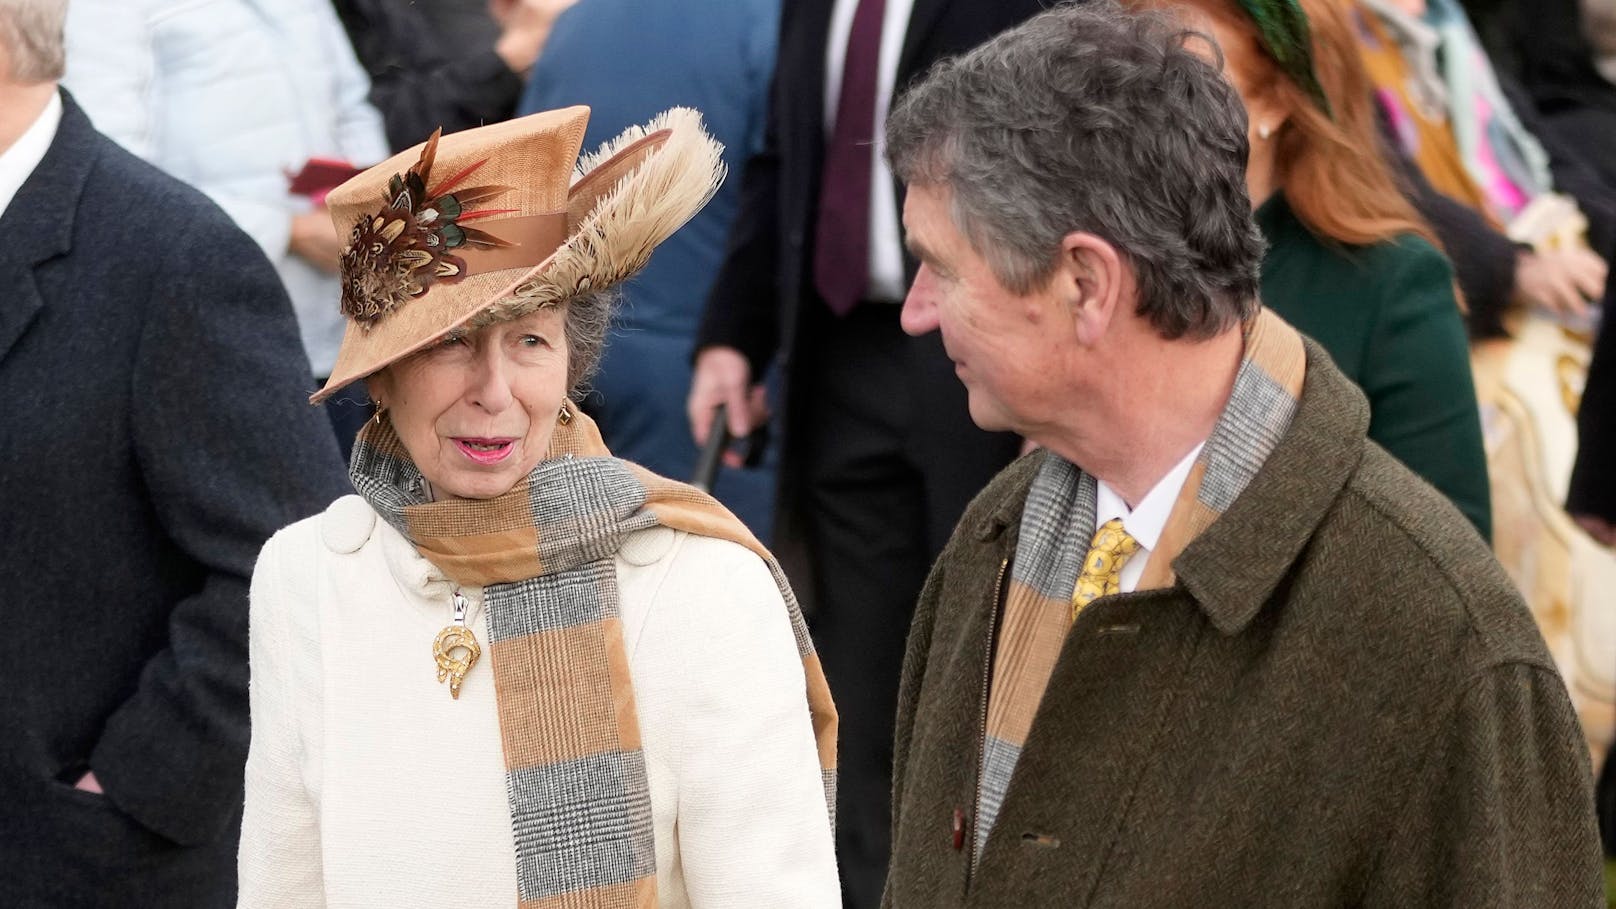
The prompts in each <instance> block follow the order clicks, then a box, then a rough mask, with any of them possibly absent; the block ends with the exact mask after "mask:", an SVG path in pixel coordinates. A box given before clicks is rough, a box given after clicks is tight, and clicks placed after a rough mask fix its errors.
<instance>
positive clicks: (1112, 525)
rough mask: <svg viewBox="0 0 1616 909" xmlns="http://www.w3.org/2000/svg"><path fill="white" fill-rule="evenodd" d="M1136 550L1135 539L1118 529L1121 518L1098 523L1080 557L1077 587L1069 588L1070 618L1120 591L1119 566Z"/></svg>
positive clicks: (1073, 618)
mask: <svg viewBox="0 0 1616 909" xmlns="http://www.w3.org/2000/svg"><path fill="white" fill-rule="evenodd" d="M1138 551H1139V541H1138V540H1136V539H1134V538H1133V537H1130V536H1128V531H1126V530H1124V529H1122V519H1121V518H1112V519H1111V520H1109V521H1106V522H1105V523H1104V524H1101V525H1100V529H1099V530H1096V531H1095V532H1094V542H1093V543H1091V544H1089V554H1088V557H1087V558H1085V559H1084V560H1083V573H1082V574H1080V575H1078V576H1077V589H1076V590H1073V591H1072V621H1074V622H1075V621H1077V614H1078V613H1079V612H1082V611H1083V607H1084V606H1087V605H1088V604H1090V603H1092V602H1094V601H1095V600H1096V599H1099V598H1100V597H1103V596H1106V595H1108V594H1113V593H1121V592H1122V588H1121V582H1122V566H1124V565H1126V564H1128V559H1130V558H1132V557H1133V554H1134V553H1136V552H1138Z"/></svg>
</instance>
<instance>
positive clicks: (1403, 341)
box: [1136, 0, 1491, 536]
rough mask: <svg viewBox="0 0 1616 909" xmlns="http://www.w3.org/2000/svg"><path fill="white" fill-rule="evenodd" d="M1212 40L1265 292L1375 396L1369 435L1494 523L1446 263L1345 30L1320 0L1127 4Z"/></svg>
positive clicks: (1483, 525) (1482, 524)
mask: <svg viewBox="0 0 1616 909" xmlns="http://www.w3.org/2000/svg"><path fill="white" fill-rule="evenodd" d="M1136 5H1150V6H1166V7H1169V8H1172V9H1175V10H1177V11H1179V12H1180V13H1181V14H1182V17H1183V18H1184V19H1185V21H1186V22H1188V23H1189V24H1190V25H1192V26H1193V27H1195V28H1197V29H1199V30H1202V31H1204V32H1206V33H1208V34H1210V36H1211V37H1213V38H1214V39H1216V41H1217V44H1218V48H1219V49H1220V50H1221V51H1222V54H1223V63H1224V73H1225V75H1226V76H1227V77H1228V78H1229V81H1230V82H1231V83H1232V84H1233V85H1234V87H1235V89H1236V90H1237V91H1238V92H1239V93H1240V98H1241V100H1242V101H1243V102H1244V103H1245V106H1246V113H1247V120H1248V124H1249V125H1248V129H1249V141H1250V146H1251V147H1250V152H1249V155H1248V160H1247V167H1246V184H1247V187H1248V190H1249V193H1250V196H1251V204H1252V205H1253V206H1255V207H1256V217H1257V224H1258V226H1259V227H1260V228H1261V229H1262V232H1263V237H1264V238H1265V239H1266V240H1267V241H1268V252H1267V254H1266V255H1265V256H1264V257H1263V266H1262V301H1263V304H1264V305H1265V306H1267V307H1268V308H1269V309H1272V310H1274V311H1275V312H1277V313H1279V314H1280V315H1281V316H1284V317H1285V319H1286V321H1288V322H1290V323H1291V324H1292V325H1295V326H1296V327H1297V328H1298V329H1300V330H1301V331H1302V332H1303V333H1305V334H1308V335H1311V336H1312V337H1313V338H1314V339H1315V340H1317V341H1318V342H1319V343H1320V344H1322V345H1323V346H1324V348H1325V349H1326V350H1328V351H1329V352H1330V356H1331V357H1332V358H1333V359H1334V360H1335V363H1336V366H1338V367H1339V368H1340V369H1341V371H1342V372H1344V373H1346V375H1347V377H1348V378H1350V379H1352V380H1353V381H1354V382H1356V383H1357V384H1358V386H1359V387H1360V388H1361V389H1363V392H1364V394H1365V395H1366V396H1368V398H1369V407H1370V422H1369V437H1370V438H1371V439H1373V440H1374V441H1375V442H1378V443H1379V444H1380V445H1381V447H1383V448H1385V449H1386V450H1387V451H1389V452H1391V453H1392V454H1393V455H1394V456H1396V457H1397V459H1398V460H1400V461H1402V462H1403V463H1404V464H1405V465H1406V466H1408V468H1409V469H1411V470H1413V471H1414V472H1415V473H1417V474H1419V475H1420V476H1421V477H1423V478H1424V479H1425V480H1426V481H1427V482H1429V483H1430V484H1431V485H1433V486H1435V487H1436V488H1437V489H1438V490H1440V491H1441V492H1442V493H1443V494H1445V495H1446V496H1447V497H1448V498H1449V499H1450V500H1451V501H1452V502H1453V503H1454V505H1456V506H1458V508H1459V510H1460V511H1462V512H1464V514H1465V517H1467V518H1469V519H1470V521H1471V523H1473V524H1475V525H1476V528H1477V529H1478V530H1480V531H1481V533H1482V534H1483V535H1484V536H1486V535H1488V534H1489V533H1490V530H1491V506H1490V501H1489V495H1488V488H1487V462H1486V456H1485V453H1484V451H1483V448H1482V440H1481V418H1480V415H1479V412H1478V409H1477V405H1476V393H1475V388H1474V385H1473V383H1472V381H1471V376H1470V359H1469V348H1468V346H1467V339H1466V335H1465V328H1464V323H1463V318H1462V316H1461V313H1460V310H1459V304H1458V301H1457V299H1456V298H1455V295H1454V288H1453V276H1452V269H1451V267H1450V266H1449V265H1448V262H1447V261H1446V259H1445V258H1444V257H1443V255H1442V253H1440V252H1439V251H1438V250H1437V249H1436V248H1435V247H1434V246H1433V245H1432V243H1431V242H1430V241H1431V234H1430V230H1429V228H1428V227H1426V225H1425V224H1424V222H1423V221H1421V219H1420V217H1419V215H1418V214H1417V213H1416V212H1415V210H1414V208H1413V207H1412V205H1410V204H1409V202H1408V201H1407V200H1406V199H1405V198H1404V196H1403V195H1402V193H1401V192H1399V191H1398V188H1397V185H1396V183H1395V182H1394V180H1393V177H1392V174H1391V172H1390V170H1389V169H1388V167H1387V165H1386V163H1385V160H1384V159H1383V158H1382V157H1381V156H1380V154H1379V145H1378V139H1377V138H1376V133H1375V120H1374V107H1373V102H1372V100H1371V95H1370V85H1369V81H1368V78H1367V76H1366V75H1365V74H1364V70H1363V66H1362V64H1361V63H1360V62H1359V60H1358V52H1357V47H1356V43H1355V37H1354V35H1353V33H1352V31H1351V29H1350V26H1349V25H1348V23H1347V21H1346V18H1345V16H1344V15H1343V14H1342V13H1341V11H1340V10H1339V9H1338V8H1337V7H1335V6H1333V5H1331V4H1329V3H1328V2H1325V0H1274V2H1272V3H1259V2H1258V0H1136Z"/></svg>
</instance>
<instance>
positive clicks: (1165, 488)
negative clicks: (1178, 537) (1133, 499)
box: [1094, 442, 1206, 549]
mask: <svg viewBox="0 0 1616 909" xmlns="http://www.w3.org/2000/svg"><path fill="white" fill-rule="evenodd" d="M1205 446H1206V443H1205V442H1201V443H1200V444H1198V445H1196V446H1195V447H1194V448H1192V449H1190V453H1189V454H1187V455H1185V456H1184V457H1183V459H1182V460H1180V461H1179V462H1178V463H1177V464H1175V465H1173V469H1172V470H1169V471H1167V474H1166V476H1163V477H1162V478H1161V479H1160V480H1157V481H1156V485H1155V486H1152V487H1151V489H1150V491H1149V492H1147V493H1145V497H1144V498H1142V499H1140V500H1139V504H1138V505H1137V506H1135V507H1134V508H1132V509H1129V508H1128V503H1127V502H1125V501H1123V499H1122V496H1120V495H1117V493H1116V491H1115V490H1113V489H1112V488H1111V487H1110V486H1108V485H1106V483H1105V481H1104V480H1099V481H1098V482H1097V483H1096V485H1095V496H1094V526H1095V527H1099V526H1100V525H1101V524H1104V523H1105V522H1106V521H1109V520H1111V519H1112V518H1121V519H1122V527H1123V529H1124V530H1126V531H1128V536H1130V537H1133V538H1134V539H1135V540H1137V541H1138V542H1139V545H1140V546H1141V547H1143V548H1144V549H1155V548H1156V543H1157V542H1158V541H1159V540H1160V539H1161V535H1162V528H1164V527H1166V526H1167V519H1168V517H1170V516H1171V515H1172V512H1173V505H1174V503H1176V502H1177V501H1178V494H1179V492H1180V491H1182V490H1183V488H1184V481H1185V480H1186V479H1188V478H1189V475H1190V468H1192V467H1194V466H1195V459H1196V458H1198V457H1200V456H1201V449H1202V448H1204V447H1205Z"/></svg>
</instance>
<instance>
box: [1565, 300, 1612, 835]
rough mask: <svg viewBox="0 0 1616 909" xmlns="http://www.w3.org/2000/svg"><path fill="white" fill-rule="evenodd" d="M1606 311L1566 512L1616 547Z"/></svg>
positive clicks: (1581, 414)
mask: <svg viewBox="0 0 1616 909" xmlns="http://www.w3.org/2000/svg"><path fill="white" fill-rule="evenodd" d="M1605 312H1606V315H1605V319H1604V323H1603V325H1602V326H1601V327H1600V331H1599V336H1598V339H1597V340H1596V341H1595V342H1594V349H1593V359H1592V360H1591V361H1590V362H1589V363H1588V378H1587V382H1586V383H1585V384H1584V386H1583V389H1582V404H1581V406H1580V407H1579V408H1578V409H1577V460H1576V463H1575V464H1574V466H1573V467H1572V470H1571V488H1570V492H1569V494H1568V495H1567V497H1566V510H1567V511H1569V512H1570V513H1571V515H1572V517H1574V518H1577V522H1578V523H1579V524H1581V525H1582V527H1583V529H1584V530H1586V531H1588V533H1589V534H1590V535H1592V536H1593V538H1594V539H1596V540H1598V541H1599V542H1601V543H1604V544H1605V545H1606V546H1616V318H1613V317H1612V316H1611V315H1610V312H1611V310H1609V309H1607V310H1605ZM1613 845H1616V841H1613Z"/></svg>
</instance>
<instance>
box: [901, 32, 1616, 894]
mask: <svg viewBox="0 0 1616 909" xmlns="http://www.w3.org/2000/svg"><path fill="white" fill-rule="evenodd" d="M1268 9H1269V11H1270V13H1272V14H1273V15H1275V16H1284V17H1286V18H1291V17H1294V16H1296V15H1297V12H1296V8H1295V7H1294V6H1293V7H1289V8H1288V9H1287V8H1285V7H1277V8H1276V7H1275V6H1273V5H1270V6H1269V7H1268ZM1204 45H1205V39H1204V38H1203V37H1199V36H1192V35H1187V34H1186V33H1185V32H1184V31H1183V30H1182V26H1179V25H1177V24H1174V22H1173V20H1170V19H1168V18H1165V17H1162V16H1160V15H1159V14H1155V13H1144V14H1130V13H1124V12H1123V11H1122V10H1121V9H1119V8H1118V7H1117V6H1116V5H1115V4H1113V3H1110V2H1105V0H1091V2H1089V3H1086V4H1081V5H1061V6H1059V7H1057V8H1055V9H1054V10H1052V11H1050V12H1048V13H1045V14H1044V15H1041V16H1038V17H1036V18H1034V19H1031V20H1029V21H1028V22H1027V23H1026V24H1025V25H1022V26H1020V27H1018V28H1016V29H1013V30H1011V31H1009V32H1007V33H1005V34H1004V35H1002V36H1001V37H999V38H998V39H995V40H994V41H992V42H990V43H989V44H987V45H986V46H984V47H982V48H979V49H978V50H976V51H973V52H971V53H970V54H967V55H966V56H964V57H961V58H958V59H956V60H953V61H950V62H946V63H943V64H941V65H939V66H938V67H937V68H935V69H933V70H932V71H931V73H930V74H928V76H927V78H926V80H925V81H924V82H922V83H921V84H920V85H918V86H917V87H916V88H914V89H912V90H911V91H910V92H909V93H908V94H906V95H905V96H904V98H903V99H902V101H901V102H900V103H899V104H898V106H897V108H896V109H895V110H894V112H893V114H892V117H891V119H890V120H889V122H888V126H887V148H888V154H889V155H890V156H891V158H892V160H893V162H894V169H895V171H896V173H897V174H898V176H899V177H900V178H902V179H904V180H905V181H906V182H907V183H908V185H909V187H910V191H909V194H908V197H907V201H906V203H905V206H904V224H905V227H906V229H907V237H908V243H909V245H910V247H911V249H913V250H915V251H916V252H917V253H918V254H919V255H920V258H921V261H922V265H921V269H920V273H919V274H918V275H917V276H916V278H915V283H914V286H913V288H912V289H911V290H910V292H909V297H908V299H907V300H906V301H905V303H904V310H903V324H904V328H905V330H907V331H910V332H916V333H919V332H937V333H939V334H941V336H942V338H943V343H944V345H945V346H946V348H947V349H948V352H949V355H950V357H952V358H953V360H954V362H955V363H956V364H958V370H959V376H960V380H961V382H962V383H963V384H964V385H965V387H966V389H967V393H968V395H969V398H970V409H971V416H972V419H974V420H975V421H976V422H977V423H978V424H980V425H982V426H984V427H992V428H994V429H1004V430H1009V431H1014V432H1018V433H1020V434H1022V435H1024V436H1026V437H1027V438H1029V439H1031V440H1033V441H1035V442H1037V443H1039V444H1040V445H1041V446H1042V449H1041V450H1040V451H1037V452H1035V453H1033V454H1030V455H1029V456H1027V457H1025V458H1023V459H1021V460H1020V461H1018V462H1017V463H1016V464H1014V465H1013V466H1011V467H1009V468H1007V469H1006V470H1005V471H1004V472H1003V473H1001V474H1000V475H999V477H997V478H995V480H994V481H993V483H992V484H991V485H990V486H989V487H988V488H987V489H986V490H985V491H984V492H983V493H982V495H980V496H979V497H978V498H977V499H976V501H975V502H974V503H973V504H972V506H971V507H970V508H969V509H968V511H967V512H966V514H965V516H964V517H963V518H962V520H961V521H960V524H959V527H958V529H957V530H956V532H955V534H954V536H953V538H952V539H951V540H950V541H949V544H948V547H947V548H946V549H945V550H944V552H943V555H942V556H941V557H940V558H939V560H938V562H937V565H936V566H935V567H934V569H933V571H932V574H931V577H930V579H929V580H928V582H927V585H926V590H925V593H924V594H923V595H922V597H921V600H920V603H919V605H918V607H917V610H916V615H915V622H914V626H913V628H912V631H911V635H910V640H909V646H908V655H907V657H906V659H905V664H904V676H903V679H904V680H903V688H902V693H901V695H900V702H899V703H900V707H899V715H898V728H897V742H896V755H897V763H896V764H895V766H894V779H893V784H894V785H893V800H894V807H895V810H894V827H893V840H894V849H893V861H892V874H891V877H890V878H889V881H888V886H887V891H886V896H885V899H884V905H886V906H890V907H896V909H907V907H915V909H921V907H924V909H946V907H952V906H965V905H971V906H1057V905H1059V906H1068V905H1091V904H1103V905H1107V906H1145V905H1152V906H1154V905H1166V906H1187V905H1195V906H1241V907H1259V906H1275V907H1278V906H1284V907H1309V906H1317V907H1333V906H1407V905H1420V906H1524V905H1530V906H1586V907H1594V906H1597V905H1599V901H1600V898H1601V883H1602V882H1601V876H1600V862H1599V850H1598V843H1597V836H1596V833H1595V829H1594V821H1593V812H1592V792H1591V780H1590V773H1589V768H1588V757H1587V752H1586V750H1585V749H1584V747H1583V744H1582V741H1581V735H1580V732H1579V730H1578V727H1577V721H1576V717H1575V715H1574V714H1573V712H1572V710H1571V706H1570V703H1569V701H1568V699H1567V696H1566V691H1565V687H1564V685H1563V683H1562V681H1561V679H1560V677H1559V675H1558V674H1557V673H1556V670H1555V666H1554V662H1553V660H1552V658H1551V657H1550V655H1549V653H1548V651H1547V649H1546V648H1545V647H1544V645H1543V641H1542V639H1541V638H1540V637H1539V636H1538V633H1537V630H1536V628H1535V627H1534V625H1533V623H1532V619H1531V617H1530V615H1529V614H1528V613H1527V610H1526V608H1525V606H1524V604H1523V603H1522V602H1521V600H1520V598H1519V596H1518V595H1517V594H1516V593H1515V592H1514V589H1513V587H1512V586H1511V585H1510V583H1509V581H1508V579H1507V578H1506V577H1505V576H1504V574H1503V572H1502V571H1501V570H1500V569H1499V566H1498V565H1497V563H1496V562H1495V561H1494V560H1493V558H1492V556H1491V555H1490V553H1489V552H1488V550H1487V547H1486V546H1485V544H1484V543H1483V542H1482V541H1481V539H1479V538H1478V537H1477V535H1476V533H1475V532H1474V530H1473V529H1472V528H1471V527H1470V526H1469V524H1468V523H1467V522H1466V521H1465V518H1464V516H1463V515H1462V514H1460V512H1459V511H1458V510H1457V509H1455V508H1453V507H1452V505H1451V504H1450V503H1449V502H1448V501H1447V500H1446V499H1444V498H1443V497H1442V496H1440V495H1438V494H1437V493H1436V492H1434V491H1433V490H1432V489H1431V488H1430V487H1429V486H1428V485H1427V484H1426V483H1424V482H1422V481H1420V480H1419V479H1418V478H1417V477H1416V476H1415V475H1414V474H1413V473H1411V472H1410V471H1409V470H1408V469H1407V468H1406V467H1404V466H1403V465H1402V464H1400V463H1398V462H1397V460H1396V459H1394V458H1392V457H1390V456H1389V455H1387V454H1386V452H1385V451H1384V450H1383V449H1381V448H1380V446H1378V445H1376V444H1375V443H1374V442H1373V441H1372V440H1370V439H1369V438H1368V437H1367V435H1366V430H1367V428H1368V426H1369V425H1370V423H1371V416H1370V412H1369V410H1370V409H1369V406H1368V403H1367V402H1366V401H1365V399H1364V396H1363V394H1362V393H1361V392H1360V391H1359V390H1358V389H1357V387H1356V386H1355V385H1354V384H1353V383H1352V382H1350V381H1349V380H1348V379H1347V378H1346V377H1345V376H1344V375H1342V374H1341V372H1340V371H1339V370H1338V369H1336V367H1335V366H1334V365H1333V362H1332V358H1331V356H1330V355H1329V354H1328V353H1327V352H1326V351H1325V349H1324V348H1323V347H1321V346H1319V345H1318V344H1316V343H1315V342H1313V341H1311V340H1309V339H1307V338H1305V337H1304V336H1302V335H1301V334H1299V333H1298V332H1297V331H1296V330H1295V329H1293V328H1291V327H1290V326H1289V325H1288V324H1287V323H1286V322H1285V321H1284V320H1283V319H1281V318H1279V317H1278V316H1277V315H1275V314H1274V313H1272V312H1271V311H1268V310H1266V309H1265V308H1263V307H1262V306H1261V304H1260V303H1259V301H1258V292H1259V280H1260V279H1259V268H1260V265H1261V262H1262V246H1263V240H1262V235H1261V233H1260V232H1259V230H1258V228H1257V225H1256V224H1255V222H1254V220H1253V216H1252V210H1251V205H1250V202H1249V200H1248V196H1247V192H1248V191H1247V180H1246V176H1245V169H1246V163H1247V160H1248V155H1249V149H1248V147H1247V142H1248V140H1247V134H1248V133H1247V131H1248V123H1247V118H1246V111H1245V110H1244V109H1243V108H1242V105H1241V100H1240V97H1239V96H1238V95H1237V94H1236V92H1235V91H1234V90H1233V88H1232V87H1231V86H1230V85H1229V84H1228V83H1227V82H1225V81H1224V79H1223V77H1222V76H1221V75H1220V73H1219V67H1218V66H1217V64H1216V58H1215V54H1210V55H1209V53H1208V51H1207V49H1206V48H1205V46H1204ZM1208 56H1212V57H1213V59H1212V60H1210V61H1209V60H1208V59H1207V57H1208ZM1034 124H1036V125H1037V126H1038V127H1039V128H1036V129H1034V128H1029V127H1030V126H1032V125H1034ZM1050 124H1058V126H1057V127H1053V128H1052V127H1051V126H1050Z"/></svg>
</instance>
